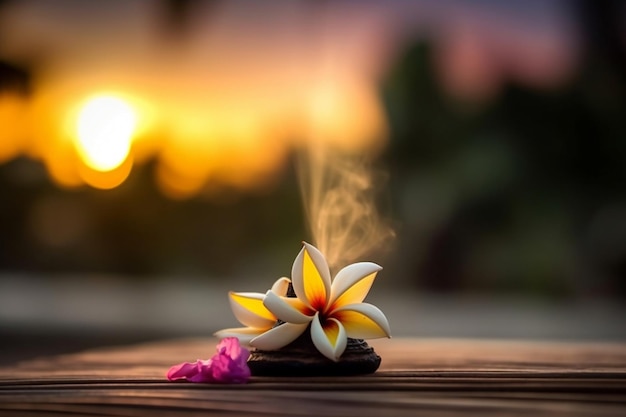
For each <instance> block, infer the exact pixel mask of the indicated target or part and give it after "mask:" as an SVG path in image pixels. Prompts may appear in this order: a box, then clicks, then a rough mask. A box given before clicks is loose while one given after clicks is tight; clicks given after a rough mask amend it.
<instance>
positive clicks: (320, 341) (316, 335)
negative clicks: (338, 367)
mask: <svg viewBox="0 0 626 417" xmlns="http://www.w3.org/2000/svg"><path fill="white" fill-rule="evenodd" d="M311 340H312V341H313V344H314V345H315V347H316V348H317V350H319V352H320V353H321V354H322V355H324V356H326V357H327V358H328V359H330V360H332V361H335V362H337V361H338V360H339V358H340V357H341V355H342V354H343V352H344V350H346V346H347V345H348V337H347V336H346V331H345V329H344V327H343V326H342V325H341V323H340V322H339V321H338V320H336V319H334V318H329V319H327V320H324V323H321V322H320V317H319V313H316V314H315V317H314V318H313V321H312V322H311Z"/></svg>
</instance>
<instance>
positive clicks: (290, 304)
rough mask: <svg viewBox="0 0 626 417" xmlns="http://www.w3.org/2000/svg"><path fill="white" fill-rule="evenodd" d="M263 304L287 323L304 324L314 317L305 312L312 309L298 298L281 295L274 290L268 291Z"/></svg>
mask: <svg viewBox="0 0 626 417" xmlns="http://www.w3.org/2000/svg"><path fill="white" fill-rule="evenodd" d="M263 304H264V305H265V307H267V309H268V310H269V311H271V312H272V313H273V314H274V315H275V316H276V317H277V318H278V319H279V320H282V321H284V322H287V323H296V324H303V323H308V322H310V321H311V319H312V316H308V315H306V314H305V312H308V311H309V310H310V309H309V308H308V307H307V306H305V305H304V303H303V302H302V301H300V300H298V299H297V298H292V297H281V296H279V295H276V294H275V293H274V292H272V291H268V292H267V294H266V295H265V300H263Z"/></svg>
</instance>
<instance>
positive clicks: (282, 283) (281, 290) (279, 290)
mask: <svg viewBox="0 0 626 417" xmlns="http://www.w3.org/2000/svg"><path fill="white" fill-rule="evenodd" d="M290 283H291V280H290V279H289V278H286V277H282V278H278V279H277V280H276V282H275V283H274V285H272V288H271V291H272V292H275V293H276V294H278V295H287V289H288V288H289V284H290Z"/></svg>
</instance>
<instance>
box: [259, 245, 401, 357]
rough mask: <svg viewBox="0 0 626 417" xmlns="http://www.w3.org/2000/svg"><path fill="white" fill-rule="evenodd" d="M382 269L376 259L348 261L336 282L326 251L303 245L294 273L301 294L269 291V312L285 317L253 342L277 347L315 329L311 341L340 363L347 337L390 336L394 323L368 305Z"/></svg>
mask: <svg viewBox="0 0 626 417" xmlns="http://www.w3.org/2000/svg"><path fill="white" fill-rule="evenodd" d="M381 269H382V268H381V267H380V266H379V265H377V264H375V263H372V262H359V263H355V264H352V265H348V266H346V267H345V268H343V269H342V270H341V271H339V272H338V273H337V275H336V276H335V278H334V280H332V284H331V277H330V269H329V267H328V263H327V262H326V259H325V258H324V255H322V253H321V252H320V251H319V250H318V249H317V248H316V247H315V246H313V245H310V244H308V243H306V242H305V243H304V247H303V248H302V250H301V251H300V253H299V254H298V256H297V257H296V260H295V261H294V263H293V268H292V271H291V278H292V281H291V283H292V285H293V289H294V292H295V294H296V297H295V298H294V297H285V296H282V295H280V293H277V292H276V291H273V290H270V291H268V292H267V294H266V295H265V298H264V300H263V304H264V306H265V307H266V308H267V310H268V311H269V312H270V313H271V314H272V315H274V316H275V317H277V318H278V319H279V320H281V321H284V322H285V323H284V324H281V325H279V326H276V327H273V328H272V329H270V330H267V331H265V332H263V333H262V334H261V335H259V336H257V337H255V338H253V339H252V340H251V341H250V345H251V346H254V347H256V348H259V349H264V350H274V349H280V348H281V347H283V346H286V345H287V344H289V343H291V342H292V341H294V340H295V339H297V338H298V336H300V335H301V334H302V333H303V332H304V331H305V330H306V329H307V327H309V326H310V328H311V340H312V341H313V344H314V345H315V347H316V348H317V350H318V351H319V352H320V353H321V354H322V355H324V356H326V357H327V358H329V359H331V360H333V361H338V360H339V358H340V357H341V355H342V354H343V352H344V350H345V349H346V346H347V342H348V338H349V337H350V338H355V339H369V338H380V337H390V329H389V322H388V321H387V318H386V317H385V315H384V314H383V313H382V311H380V310H379V309H378V308H377V307H375V306H373V305H372V304H368V303H363V300H364V299H365V296H366V295H367V293H368V292H369V290H370V288H371V286H372V284H373V282H374V279H375V278H376V274H377V273H378V271H380V270H381Z"/></svg>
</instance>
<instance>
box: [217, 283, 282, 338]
mask: <svg viewBox="0 0 626 417" xmlns="http://www.w3.org/2000/svg"><path fill="white" fill-rule="evenodd" d="M288 287H289V279H288V278H280V279H278V280H277V281H276V282H275V283H274V285H272V289H271V290H270V291H272V292H273V293H276V294H283V295H284V294H286V293H287V288H288ZM228 298H229V301H230V307H231V309H232V310H233V314H234V315H235V317H236V318H237V320H239V322H240V323H241V324H243V325H244V326H246V327H237V328H230V329H223V330H220V331H218V332H216V333H215V334H214V336H217V337H219V338H220V339H222V338H225V337H236V338H238V339H239V341H240V342H241V343H243V344H249V343H250V341H251V340H252V339H254V338H255V337H257V336H259V335H261V334H263V333H265V332H266V331H268V330H270V329H271V328H272V327H274V325H275V324H276V321H277V318H276V316H275V315H274V314H273V313H272V312H271V311H269V310H268V309H267V308H266V307H265V306H264V305H263V299H264V298H265V294H262V293H258V292H233V291H231V292H229V293H228Z"/></svg>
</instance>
